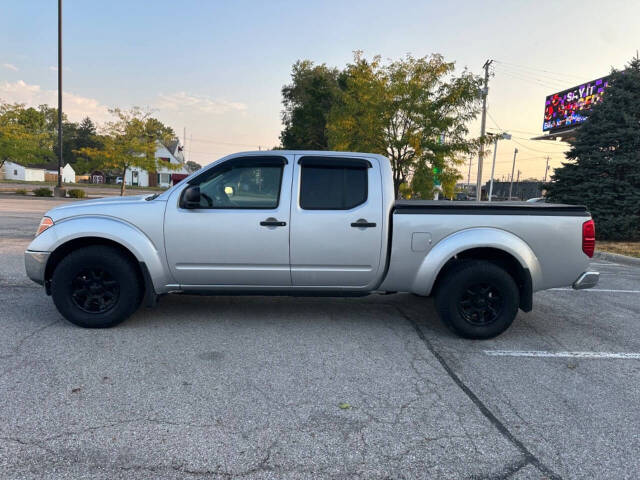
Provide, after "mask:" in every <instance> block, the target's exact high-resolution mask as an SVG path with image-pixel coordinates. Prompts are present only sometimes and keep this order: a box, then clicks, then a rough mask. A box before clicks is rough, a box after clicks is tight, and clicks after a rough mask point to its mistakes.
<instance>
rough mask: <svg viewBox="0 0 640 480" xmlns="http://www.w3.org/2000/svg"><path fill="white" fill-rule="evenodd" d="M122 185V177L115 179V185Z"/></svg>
mask: <svg viewBox="0 0 640 480" xmlns="http://www.w3.org/2000/svg"><path fill="white" fill-rule="evenodd" d="M121 184H122V177H116V185H121Z"/></svg>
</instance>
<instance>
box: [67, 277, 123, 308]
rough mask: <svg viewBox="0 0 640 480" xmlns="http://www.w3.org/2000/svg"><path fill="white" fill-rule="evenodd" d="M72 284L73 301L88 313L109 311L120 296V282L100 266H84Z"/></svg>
mask: <svg viewBox="0 0 640 480" xmlns="http://www.w3.org/2000/svg"><path fill="white" fill-rule="evenodd" d="M71 285H72V286H71V299H72V300H73V303H74V304H75V305H76V307H78V308H79V309H80V310H82V311H83V312H87V313H104V312H108V311H109V310H111V309H112V308H113V307H114V306H115V305H116V304H117V303H118V298H119V297H120V283H119V282H118V281H117V280H115V279H114V278H113V276H112V275H111V274H110V273H109V272H108V271H107V270H105V269H103V268H100V267H93V268H83V269H82V270H81V271H80V272H79V273H78V275H76V277H75V278H74V279H73V281H72V282H71Z"/></svg>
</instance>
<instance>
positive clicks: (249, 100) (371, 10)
mask: <svg viewBox="0 0 640 480" xmlns="http://www.w3.org/2000/svg"><path fill="white" fill-rule="evenodd" d="M0 12H1V15H0V99H1V100H4V101H9V102H14V101H17V102H24V103H27V104H29V105H38V104H41V103H49V104H51V105H56V104H57V68H56V65H57V2H56V1H55V0H24V1H20V2H15V1H11V0H0ZM638 19H640V2H639V1H637V0H628V1H624V0H609V1H607V2H603V1H591V0H582V1H579V2H558V1H544V0H535V1H520V0H511V1H509V2H500V1H483V2H478V1H451V0H450V1H447V2H443V1H440V2H434V1H404V0H395V1H389V0H385V1H382V0H375V1H368V2H367V1H358V0H351V1H348V2H347V1H344V0H343V1H315V2H311V1H302V2H301V1H278V0H271V1H262V2H261V1H242V0H238V1H214V0H211V1H204V0H201V1H196V0H181V1H180V2H175V1H169V0H154V1H153V2H152V1H142V0H128V1H120V0H110V1H108V2H98V1H86V0H64V5H63V22H64V26H63V35H64V37H63V45H64V56H63V60H64V63H63V76H64V82H63V89H62V90H63V95H64V105H63V110H64V111H65V112H66V113H67V115H68V116H69V118H70V119H71V120H80V119H81V118H82V117H84V116H86V115H89V116H90V117H91V118H92V119H94V120H96V121H97V122H98V123H104V122H105V121H107V120H109V118H110V115H109V113H108V109H109V108H112V107H120V108H129V107H132V106H140V107H143V108H146V109H149V110H152V111H153V113H154V115H155V116H156V117H157V118H159V119H160V120H162V121H163V122H165V123H166V124H168V125H170V126H171V127H173V128H174V130H175V131H176V133H177V134H178V135H179V136H180V137H181V138H182V137H183V132H184V129H185V128H186V151H187V158H188V159H191V160H194V161H196V162H198V163H200V164H202V165H206V164H208V163H210V162H212V161H214V160H216V159H217V158H219V157H221V156H223V155H226V154H228V153H233V152H237V151H243V150H256V149H258V148H262V149H265V148H267V149H268V148H271V147H273V146H275V145H277V144H278V143H279V139H278V136H279V134H280V131H281V129H282V125H281V110H282V104H281V94H280V90H281V88H282V86H283V85H285V84H287V83H289V81H290V75H291V66H292V64H293V63H294V62H295V61H297V60H299V59H309V60H312V61H314V62H315V63H326V64H327V65H330V66H337V67H344V65H345V64H346V63H348V62H349V61H350V60H351V59H352V58H353V51H354V50H362V51H364V54H365V55H366V56H368V57H371V56H373V55H376V54H379V55H381V56H382V57H383V58H388V59H398V58H400V57H402V56H403V55H405V54H407V53H410V54H412V55H414V56H424V55H429V54H431V53H440V54H442V55H444V57H445V58H446V59H447V60H448V61H455V62H456V67H457V68H458V71H461V70H462V69H463V68H465V67H467V68H468V69H469V70H471V71H473V72H474V73H478V74H481V73H482V65H483V64H484V63H485V61H486V60H487V59H493V60H494V63H493V65H492V74H493V75H492V77H491V79H490V83H489V94H488V106H489V108H488V112H489V116H488V118H487V128H488V131H494V132H497V131H503V130H506V131H509V132H510V133H511V134H512V135H513V140H511V141H501V142H500V144H499V147H498V151H497V159H496V172H495V177H496V178H497V179H500V178H502V177H505V178H506V177H508V176H509V175H510V173H511V167H512V158H513V152H514V149H515V148H517V149H518V150H519V152H518V156H517V162H516V171H517V170H521V172H522V173H521V178H529V177H535V178H542V176H543V175H544V170H545V158H546V157H547V155H548V156H550V165H551V167H552V168H554V167H558V166H560V164H561V162H562V160H563V159H564V156H563V152H564V151H565V150H566V146H564V145H563V144H558V143H552V142H548V141H542V142H541V141H531V140H530V138H531V137H533V136H536V135H540V134H542V116H543V112H544V101H545V97H546V95H549V94H551V93H554V92H557V91H560V90H563V89H565V88H569V87H572V86H574V85H577V84H579V83H580V82H585V81H588V80H592V79H595V78H598V77H600V76H602V75H605V74H607V73H608V72H609V71H610V69H611V67H615V68H623V67H624V65H625V63H627V62H628V61H629V60H630V59H631V57H633V56H634V55H635V54H636V51H637V49H640V28H639V25H640V24H639V23H638ZM470 129H471V134H473V135H474V136H477V135H479V132H480V122H479V120H478V121H475V122H473V123H472V124H470ZM476 163H477V160H476V159H473V164H472V169H471V175H470V179H471V182H475V178H476ZM490 163H491V155H489V157H488V159H487V160H485V167H484V169H483V171H484V174H483V180H484V181H486V180H488V178H489V175H490V170H491V165H490ZM461 171H462V172H463V173H464V180H465V181H466V180H467V176H468V166H466V167H464V168H461Z"/></svg>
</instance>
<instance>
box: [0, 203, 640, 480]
mask: <svg viewBox="0 0 640 480" xmlns="http://www.w3.org/2000/svg"><path fill="white" fill-rule="evenodd" d="M55 203H56V200H54V199H26V198H25V199H14V198H13V197H10V196H1V197H0V332H1V335H0V478H80V477H82V478H104V479H114V478H126V479H131V478H134V479H137V478H140V479H143V478H145V479H146V478H220V479H227V478H250V479H254V478H255V479H303V478H362V479H378V478H380V479H383V478H393V479H404V478H407V479H408V478H419V479H423V478H446V479H449V478H451V479H458V478H495V479H502V478H513V479H540V478H564V479H573V478H575V479H578V478H580V479H582V478H616V479H623V478H637V477H638V472H640V456H639V455H638V452H640V434H639V432H640V415H639V412H640V268H638V267H630V266H624V265H618V264H614V263H608V262H602V261H594V262H593V269H596V270H599V271H600V272H602V276H601V281H600V284H599V285H598V288H597V289H595V290H592V291H582V292H575V291H572V290H553V291H547V292H541V293H538V294H536V295H535V298H534V310H533V312H531V313H527V314H525V313H522V312H521V313H520V314H519V315H518V318H517V319H516V321H515V323H514V325H513V326H512V327H511V328H510V329H509V330H508V331H507V332H506V333H505V334H503V335H502V336H500V337H498V338H496V339H494V340H489V341H468V340H461V339H459V338H457V337H454V336H453V335H452V334H451V333H449V332H448V331H447V330H446V329H445V328H444V327H443V326H442V325H441V324H440V322H439V320H438V319H437V317H436V314H435V311H434V308H433V304H432V301H431V300H430V299H422V298H419V297H415V296H412V295H404V294H398V295H390V296H369V297H365V298H357V299H299V298H279V297H275V298H272V297H269V298H265V297H255V298H251V297H249V298H245V297H191V296H170V297H165V298H163V299H162V300H161V302H160V304H159V306H158V307H156V308H154V309H141V310H140V311H139V312H138V313H137V314H135V315H134V317H132V318H131V319H130V320H128V321H127V322H126V323H124V324H123V325H121V326H119V327H116V328H113V329H109V330H83V329H80V328H77V327H74V326H72V325H71V324H69V323H67V322H66V321H65V320H63V319H62V318H61V317H60V315H59V314H58V313H57V311H56V310H55V308H54V306H53V303H52V301H51V299H50V298H49V297H47V296H46V295H45V293H44V290H43V289H42V288H41V287H39V286H37V285H35V284H33V283H31V282H30V281H29V280H28V279H27V278H26V276H25V273H24V267H23V263H22V262H23V257H22V252H23V251H24V249H25V248H26V246H27V245H28V244H29V242H30V241H31V238H32V237H33V232H34V231H35V229H36V226H37V224H38V221H39V219H40V217H41V215H42V213H44V211H46V210H47V209H48V208H51V206H53V205H55Z"/></svg>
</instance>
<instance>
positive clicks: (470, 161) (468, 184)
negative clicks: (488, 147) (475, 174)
mask: <svg viewBox="0 0 640 480" xmlns="http://www.w3.org/2000/svg"><path fill="white" fill-rule="evenodd" d="M471 163H473V155H471V154H469V174H468V175H467V190H468V189H469V187H470V186H471Z"/></svg>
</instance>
